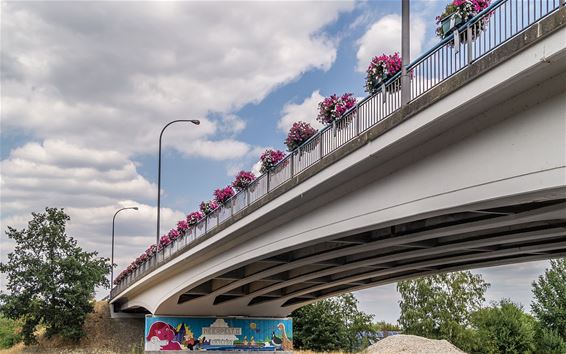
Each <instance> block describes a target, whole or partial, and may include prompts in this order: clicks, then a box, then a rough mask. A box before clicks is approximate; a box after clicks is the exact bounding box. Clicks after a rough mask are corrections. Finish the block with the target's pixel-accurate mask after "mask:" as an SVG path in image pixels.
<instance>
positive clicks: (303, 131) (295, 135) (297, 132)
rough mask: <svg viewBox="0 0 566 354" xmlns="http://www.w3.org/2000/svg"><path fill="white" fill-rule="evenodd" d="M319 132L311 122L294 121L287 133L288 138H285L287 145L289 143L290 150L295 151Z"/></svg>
mask: <svg viewBox="0 0 566 354" xmlns="http://www.w3.org/2000/svg"><path fill="white" fill-rule="evenodd" d="M317 132H318V130H316V129H314V128H313V127H312V126H311V125H310V124H309V123H305V122H296V123H293V126H292V127H291V129H290V130H289V134H287V139H285V145H287V149H289V151H293V150H295V149H296V148H298V147H299V146H301V145H302V144H303V143H304V142H305V141H307V140H309V139H310V138H311V137H313V136H314V135H315V134H316V133H317Z"/></svg>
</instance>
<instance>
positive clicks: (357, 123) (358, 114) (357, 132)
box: [356, 103, 360, 136]
mask: <svg viewBox="0 0 566 354" xmlns="http://www.w3.org/2000/svg"><path fill="white" fill-rule="evenodd" d="M358 135H360V104H359V103H356V136H358Z"/></svg>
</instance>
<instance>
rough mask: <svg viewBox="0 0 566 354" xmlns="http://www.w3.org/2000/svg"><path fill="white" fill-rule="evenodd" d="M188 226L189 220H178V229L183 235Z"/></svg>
mask: <svg viewBox="0 0 566 354" xmlns="http://www.w3.org/2000/svg"><path fill="white" fill-rule="evenodd" d="M188 228H189V223H188V222H187V220H185V219H183V220H180V221H179V222H177V231H179V234H180V235H181V236H184V235H185V232H187V230H188Z"/></svg>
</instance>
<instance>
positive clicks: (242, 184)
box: [232, 171, 255, 192]
mask: <svg viewBox="0 0 566 354" xmlns="http://www.w3.org/2000/svg"><path fill="white" fill-rule="evenodd" d="M254 180H255V175H254V174H253V173H252V172H251V171H240V172H238V174H237V175H236V177H235V179H234V182H232V187H234V188H235V189H236V190H237V191H238V192H239V191H241V190H244V189H246V188H247V187H248V186H249V185H250V184H251V183H252V182H253V181H254Z"/></svg>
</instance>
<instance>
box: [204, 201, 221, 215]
mask: <svg viewBox="0 0 566 354" xmlns="http://www.w3.org/2000/svg"><path fill="white" fill-rule="evenodd" d="M217 208H218V204H217V203H216V201H215V200H210V201H208V202H201V203H200V211H202V212H203V213H204V215H208V214H210V213H212V212H213V211H214V210H215V209H217Z"/></svg>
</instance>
